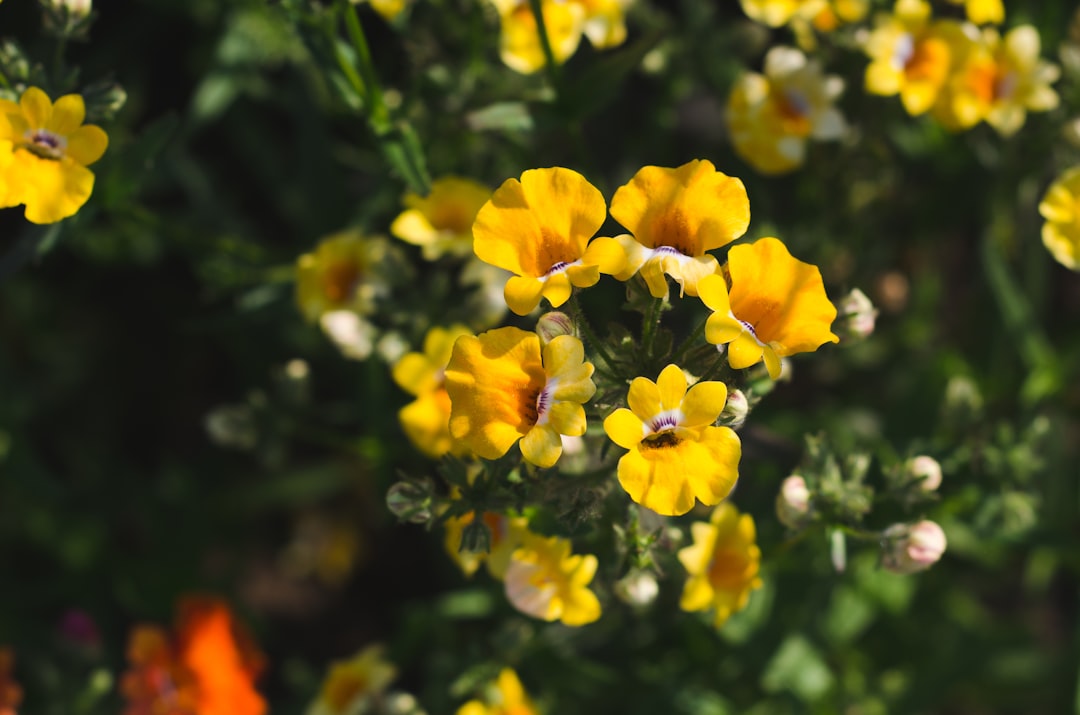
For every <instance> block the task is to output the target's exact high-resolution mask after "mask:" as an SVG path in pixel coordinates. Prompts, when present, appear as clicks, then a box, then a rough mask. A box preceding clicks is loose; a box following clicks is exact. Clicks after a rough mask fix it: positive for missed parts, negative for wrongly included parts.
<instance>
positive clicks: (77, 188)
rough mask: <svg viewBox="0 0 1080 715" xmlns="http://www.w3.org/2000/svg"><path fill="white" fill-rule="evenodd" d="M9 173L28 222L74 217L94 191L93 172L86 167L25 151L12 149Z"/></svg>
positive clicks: (49, 221) (54, 220)
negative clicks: (18, 185)
mask: <svg viewBox="0 0 1080 715" xmlns="http://www.w3.org/2000/svg"><path fill="white" fill-rule="evenodd" d="M8 175H9V176H11V177H18V180H19V182H20V183H21V190H20V191H19V198H20V202H21V203H23V204H26V220H27V221H30V222H31V223H39V224H44V223H56V222H57V221H61V220H63V219H65V218H67V217H69V216H73V215H74V214H75V213H76V212H77V211H78V210H79V208H80V207H82V205H83V204H85V203H86V201H87V199H89V198H90V194H91V193H92V192H93V190H94V175H93V173H91V172H90V170H89V169H87V168H86V167H84V166H80V165H79V164H76V163H74V162H72V161H69V160H60V161H56V160H50V159H42V158H41V157H38V156H35V155H33V154H31V153H30V152H28V151H25V150H19V151H16V152H15V155H14V161H13V162H12V165H11V167H10V168H9V170H8Z"/></svg>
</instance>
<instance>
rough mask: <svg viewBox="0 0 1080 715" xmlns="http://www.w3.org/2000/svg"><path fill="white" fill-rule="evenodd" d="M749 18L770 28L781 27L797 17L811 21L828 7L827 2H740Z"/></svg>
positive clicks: (748, 0) (784, 0) (818, 0)
mask: <svg viewBox="0 0 1080 715" xmlns="http://www.w3.org/2000/svg"><path fill="white" fill-rule="evenodd" d="M739 1H740V3H741V4H742V9H743V12H745V13H746V15H747V17H749V18H750V19H751V20H755V21H756V22H760V23H762V24H764V25H768V26H769V27H780V26H781V25H785V24H787V23H788V22H790V21H791V20H792V19H793V18H795V17H803V18H806V19H811V18H813V17H814V16H816V15H817V14H818V13H819V12H821V11H822V10H823V9H824V8H825V7H826V6H827V5H828V3H827V1H826V0H739Z"/></svg>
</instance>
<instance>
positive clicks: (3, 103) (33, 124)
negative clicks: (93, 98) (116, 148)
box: [0, 87, 109, 224]
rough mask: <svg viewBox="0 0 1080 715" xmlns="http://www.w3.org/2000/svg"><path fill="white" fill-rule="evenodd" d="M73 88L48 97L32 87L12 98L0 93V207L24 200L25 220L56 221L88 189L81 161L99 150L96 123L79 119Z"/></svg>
mask: <svg viewBox="0 0 1080 715" xmlns="http://www.w3.org/2000/svg"><path fill="white" fill-rule="evenodd" d="M85 118H86V106H85V104H84V103H83V98H82V97H81V96H79V95H77V94H66V95H64V96H63V97H60V98H59V99H57V100H56V102H55V103H53V102H52V101H51V100H50V99H49V96H48V95H47V94H45V92H43V91H42V90H40V89H38V88H37V87H30V88H29V89H27V90H26V91H25V92H23V93H22V95H21V96H20V97H19V101H18V102H17V103H16V102H12V101H10V100H6V99H0V208H7V207H10V206H20V205H21V206H24V207H25V212H26V220H27V221H30V222H31V223H39V224H45V223H56V222H57V221H61V220H63V219H65V218H68V217H69V216H73V215H75V213H76V212H77V211H78V210H79V209H80V208H81V207H82V205H83V204H85V203H86V201H87V199H89V198H90V193H91V192H92V191H93V190H94V174H93V173H92V172H91V171H90V170H89V169H88V168H86V167H88V166H89V165H90V164H93V163H94V162H95V161H97V160H98V159H100V158H101V156H102V155H103V154H104V153H105V148H106V147H107V146H108V144H109V138H108V136H107V135H106V134H105V132H104V131H103V130H102V129H101V127H97V126H94V125H93V124H83V120H84V119H85Z"/></svg>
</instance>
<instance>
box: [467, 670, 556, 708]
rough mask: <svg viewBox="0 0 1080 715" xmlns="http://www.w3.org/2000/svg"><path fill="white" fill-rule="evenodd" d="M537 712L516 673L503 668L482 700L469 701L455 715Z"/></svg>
mask: <svg viewBox="0 0 1080 715" xmlns="http://www.w3.org/2000/svg"><path fill="white" fill-rule="evenodd" d="M539 712H540V711H539V710H537V709H536V706H535V705H533V702H532V700H531V699H530V698H529V696H528V694H527V693H526V692H525V688H524V686H522V684H521V680H519V679H518V676H517V673H515V672H514V671H513V670H511V669H510V668H503V669H502V671H500V672H499V678H498V680H496V681H495V683H494V685H493V687H490V688H488V692H487V693H485V698H484V699H483V700H470V701H469V702H467V703H465V704H464V705H462V706H461V707H460V708H458V710H457V715H538V714H539Z"/></svg>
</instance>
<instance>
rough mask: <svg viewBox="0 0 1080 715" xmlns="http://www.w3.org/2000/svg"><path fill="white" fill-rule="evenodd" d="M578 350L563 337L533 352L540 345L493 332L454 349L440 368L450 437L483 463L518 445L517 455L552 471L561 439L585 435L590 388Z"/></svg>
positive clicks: (530, 336) (523, 335)
mask: <svg viewBox="0 0 1080 715" xmlns="http://www.w3.org/2000/svg"><path fill="white" fill-rule="evenodd" d="M592 374H593V365H592V363H589V362H585V348H584V346H583V345H582V344H581V341H580V340H578V339H577V338H575V337H573V336H570V335H561V336H559V337H557V338H555V339H554V340H552V341H551V342H549V343H548V344H547V345H544V346H543V350H541V347H540V337H539V336H538V335H537V334H536V333H529V332H526V331H524V330H521V329H519V328H497V329H495V330H488V331H487V332H484V333H481V334H480V335H479V336H476V337H473V336H471V335H466V336H462V337H460V338H458V340H457V342H456V343H454V351H453V355H452V356H451V358H450V364H449V366H448V367H447V368H446V390H447V392H449V393H450V402H451V415H450V434H452V435H453V436H454V438H455V439H460V440H463V441H464V442H465V443H466V444H467V445H468V447H469V448H470V449H472V451H473V452H475V453H476V454H478V455H479V456H481V457H483V458H484V459H498V458H499V457H501V456H503V455H504V454H506V452H507V451H508V450H509V449H510V447H512V446H513V445H514V443H515V442H517V441H518V440H519V439H520V440H521V455H522V456H523V457H524V458H525V461H527V462H529V463H531V464H535V465H536V466H538V467H551V466H553V465H554V464H555V462H556V461H558V459H559V456H560V455H561V454H562V438H561V437H560V435H567V436H572V437H579V436H581V435H583V434H585V408H583V407H582V404H583V403H585V402H587V401H588V400H589V399H591V398H592V396H593V393H595V392H596V385H594V384H593V381H592Z"/></svg>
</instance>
